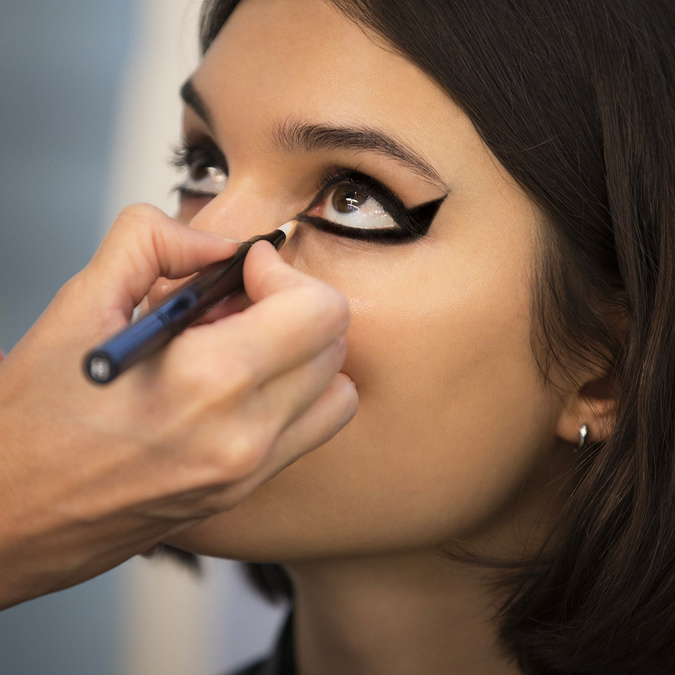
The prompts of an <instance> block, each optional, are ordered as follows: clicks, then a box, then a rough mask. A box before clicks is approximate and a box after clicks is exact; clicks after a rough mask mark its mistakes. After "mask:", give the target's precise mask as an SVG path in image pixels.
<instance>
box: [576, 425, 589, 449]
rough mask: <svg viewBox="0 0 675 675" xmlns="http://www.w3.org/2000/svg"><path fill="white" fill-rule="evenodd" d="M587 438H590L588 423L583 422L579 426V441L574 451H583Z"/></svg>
mask: <svg viewBox="0 0 675 675" xmlns="http://www.w3.org/2000/svg"><path fill="white" fill-rule="evenodd" d="M587 438H588V424H582V425H581V426H580V427H579V440H578V442H577V445H576V447H575V448H574V452H581V450H583V449H584V447H585V445H586V439H587Z"/></svg>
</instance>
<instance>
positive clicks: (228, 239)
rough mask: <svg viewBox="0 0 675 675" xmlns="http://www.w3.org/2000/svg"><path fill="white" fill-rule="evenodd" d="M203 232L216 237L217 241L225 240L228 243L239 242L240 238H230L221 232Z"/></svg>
mask: <svg viewBox="0 0 675 675" xmlns="http://www.w3.org/2000/svg"><path fill="white" fill-rule="evenodd" d="M204 234H208V235H209V236H210V237H214V238H215V239H218V241H225V242H227V243H229V244H241V240H240V239H232V238H230V237H226V236H224V235H222V234H218V232H204Z"/></svg>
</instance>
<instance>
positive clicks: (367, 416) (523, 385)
mask: <svg viewBox="0 0 675 675" xmlns="http://www.w3.org/2000/svg"><path fill="white" fill-rule="evenodd" d="M192 83H193V85H194V91H195V92H196V94H197V96H198V98H199V99H200V103H197V102H195V101H196V99H195V97H194V95H187V96H186V98H188V99H189V101H190V104H189V105H187V106H186V111H185V135H186V138H187V140H188V144H194V145H195V147H196V149H193V150H191V151H189V152H188V154H187V160H188V162H189V163H190V164H191V165H192V167H193V170H192V178H191V180H190V183H189V185H188V187H190V188H191V189H193V190H197V191H199V190H203V191H207V192H209V191H211V192H213V193H214V194H215V195H216V196H213V197H212V198H209V197H197V196H190V195H189V194H188V195H187V196H186V197H185V198H184V199H183V202H182V206H181V219H182V220H184V221H185V222H188V221H190V220H192V226H194V227H199V228H202V229H209V230H213V231H218V232H221V233H223V234H225V235H227V236H230V237H235V238H239V239H246V238H248V237H250V236H253V235H255V234H259V233H262V232H267V231H269V230H272V229H274V228H275V227H276V226H278V225H279V224H281V223H283V222H285V221H286V220H289V219H290V218H292V217H293V216H294V215H295V214H297V213H299V212H303V211H305V210H306V209H308V207H311V208H309V213H310V214H311V215H312V216H315V217H316V218H323V219H325V220H327V221H337V222H338V223H340V224H342V225H343V227H345V228H354V229H342V230H338V229H331V226H329V225H325V224H322V223H321V222H319V221H315V222H314V223H313V224H310V223H303V224H302V225H301V226H300V228H299V231H298V233H297V234H296V236H295V237H294V238H293V239H292V240H291V242H290V243H289V244H288V245H287V246H286V247H285V248H284V249H283V256H284V257H285V258H286V259H287V260H288V261H289V262H290V263H291V264H292V265H294V266H295V267H297V268H298V269H300V270H302V271H304V272H306V273H308V274H311V275H313V276H315V277H318V278H320V279H323V280H324V281H326V282H328V283H329V284H331V285H333V286H335V287H336V288H338V289H339V290H340V291H342V292H343V293H344V294H345V295H346V296H347V298H348V299H349V302H350V306H351V316H352V322H351V326H350V328H349V331H348V334H347V342H348V357H347V361H346V363H345V365H344V368H343V370H344V372H346V373H347V374H348V375H349V376H350V377H351V378H352V379H353V380H354V382H355V383H356V385H357V388H358V391H359V396H360V406H359V411H358V413H357V415H356V417H355V418H354V420H353V421H352V422H351V423H350V424H349V425H348V426H347V427H346V428H345V429H344V430H343V431H341V432H340V433H339V434H338V435H337V436H336V437H335V438H333V439H332V440H331V441H330V442H328V443H326V444H325V445H324V446H322V447H320V448H319V449H317V450H316V451H314V452H312V453H310V454H309V455H307V456H305V457H303V458H302V459H300V460H299V461H297V462H296V463H295V464H293V465H291V466H290V467H288V468H287V469H285V470H284V471H283V472H281V473H280V474H279V475H278V476H276V477H275V478H274V479H272V480H271V481H269V482H268V483H266V484H265V485H263V486H262V487H260V488H259V489H257V490H256V491H255V492H253V493H252V494H251V495H250V496H249V497H248V498H247V499H246V500H245V501H243V502H242V503H241V504H240V505H239V506H238V507H237V508H235V509H233V510H232V511H229V512H227V513H224V514H222V515H219V516H216V517H213V518H211V519H210V520H208V521H206V522H205V523H204V524H202V525H200V526H199V527H196V528H194V529H192V530H190V531H188V532H184V533H182V534H181V535H180V536H178V537H176V538H175V539H174V540H173V541H172V543H173V544H175V545H178V546H181V547H183V548H186V549H189V550H193V551H195V552H201V553H208V554H213V555H220V556H225V557H233V558H242V559H252V560H259V561H263V560H272V561H284V560H293V559H312V558H317V557H326V556H330V557H333V556H342V555H360V554H367V553H374V552H377V553H382V552H387V551H403V550H415V549H420V548H428V547H435V546H439V545H443V544H446V543H448V542H450V541H452V540H453V539H460V540H462V541H463V542H471V541H475V542H478V541H482V540H485V539H486V538H488V537H492V535H494V534H495V533H496V532H499V533H500V534H499V537H501V538H502V540H503V541H504V543H505V544H506V545H508V542H509V539H510V537H511V532H512V528H510V527H506V524H507V523H509V522H514V520H515V519H514V516H515V517H517V518H520V521H521V522H520V526H519V527H520V528H521V535H520V536H522V527H523V522H522V521H523V518H527V517H528V514H529V515H533V513H534V512H535V511H536V510H537V509H538V508H539V507H541V506H542V504H543V503H544V501H545V500H546V498H547V486H549V484H550V481H551V479H552V477H553V475H554V473H553V468H552V463H553V460H552V456H555V453H553V449H554V446H555V424H556V417H557V412H558V409H559V406H560V402H559V399H558V398H557V397H556V396H555V395H554V394H553V393H551V392H550V391H548V390H547V389H546V388H545V387H544V385H543V384H542V380H541V376H540V374H539V371H538V370H537V367H536V365H535V361H534V358H533V355H532V352H531V348H530V323H531V316H530V300H531V283H532V282H531V270H532V265H533V261H534V255H535V241H536V234H537V228H538V225H537V212H536V210H535V208H534V207H533V205H532V203H531V202H530V201H529V200H528V198H527V197H526V196H525V194H524V193H523V191H522V190H521V189H520V188H519V187H518V186H517V185H516V184H515V182H514V181H513V180H512V179H511V178H510V176H509V175H507V174H506V172H505V171H504V170H503V168H502V167H501V166H500V165H499V163H498V162H497V161H496V159H495V158H494V157H493V156H492V155H491V153H490V152H489V151H488V150H487V149H486V147H485V145H484V144H483V143H482V142H481V140H480V138H479V136H478V134H477V132H476V130H475V129H474V127H473V126H472V124H471V122H470V121H469V119H468V117H467V116H466V115H465V114H464V113H463V112H462V111H461V110H460V109H459V108H458V107H457V106H456V105H455V104H454V103H453V102H452V101H451V100H450V99H449V98H448V96H447V95H446V94H445V93H444V92H443V91H441V89H440V88H439V87H438V86H437V85H436V84H435V83H434V82H433V81H431V80H430V79H429V78H428V77H427V76H426V75H424V74H423V73H422V72H421V71H420V70H419V69H418V68H417V67H416V66H414V65H412V64H411V63H410V62H409V61H407V60H405V59H404V58H402V57H400V56H398V55H396V54H395V53H393V52H392V50H391V49H390V48H387V47H386V46H385V45H384V44H383V43H382V41H381V40H378V39H377V38H373V37H369V36H368V35H367V34H366V33H365V32H364V31H363V30H361V29H360V28H359V27H358V26H357V25H355V24H353V23H351V22H350V21H349V20H347V19H346V18H345V17H344V16H343V15H341V14H340V13H338V12H337V11H336V10H335V9H334V8H333V7H332V6H331V5H330V3H327V2H324V1H322V0H244V1H243V2H242V3H241V4H240V5H239V6H238V7H237V9H236V10H235V11H234V13H233V14H232V16H231V18H230V19H229V20H228V22H227V23H226V25H225V26H224V28H223V29H222V30H221V32H220V34H219V35H218V37H217V38H216V40H215V42H214V43H213V45H212V47H211V48H210V49H209V51H208V52H207V54H206V56H205V58H204V60H203V62H202V63H201V65H200V67H199V69H198V70H197V71H196V73H195V74H194V76H193V78H192ZM201 104H203V109H202V105H201ZM319 131H322V133H317V132H319ZM386 139H389V140H388V141H387V140H386ZM220 153H222V157H220ZM225 162H226V171H225V167H224V166H223V164H224V163H225ZM204 164H206V165H209V166H211V167H213V168H212V169H210V170H208V171H205V170H204ZM225 176H227V177H226V178H225ZM326 178H328V184H329V185H328V187H326V188H325V189H324V190H323V191H321V185H322V180H324V179H326ZM373 183H375V184H374V185H373ZM379 184H382V185H384V186H386V189H385V190H384V191H383V189H382V188H380V187H378V185H379ZM388 191H390V192H391V193H394V194H395V195H396V196H397V197H398V198H399V199H400V201H401V202H402V204H403V205H405V208H406V210H401V208H400V206H398V205H396V204H395V203H393V201H394V202H395V199H394V200H393V201H392V197H391V195H390V194H388ZM317 195H318V201H317ZM440 199H444V200H443V202H442V204H441V205H440V208H438V212H437V214H436V216H435V218H433V222H431V224H430V227H428V231H427V230H425V228H426V226H427V225H428V224H429V222H430V220H431V215H432V214H433V211H434V205H431V206H429V207H428V208H427V209H422V213H421V214H420V213H416V212H414V213H413V214H412V215H411V216H409V215H408V214H407V211H410V210H412V209H413V208H414V207H417V206H418V205H422V204H427V203H429V202H434V201H436V200H440ZM355 207H360V210H354V209H355ZM350 209H351V210H350ZM387 211H388V212H389V214H388V213H387ZM390 214H393V216H394V218H392V217H391V215H390ZM396 220H398V221H399V222H398V223H397V222H396ZM383 228H393V229H389V231H388V232H386V233H385V234H384V237H385V238H377V237H379V236H382V232H383ZM410 228H413V230H414V231H416V232H418V234H420V236H418V237H417V238H410V237H407V238H406V237H405V235H404V234H403V233H406V232H410ZM378 229H379V233H377V234H376V235H375V238H373V239H363V238H359V237H362V236H363V233H364V232H367V233H369V234H367V235H366V236H369V237H372V236H373V235H372V233H373V231H375V232H377V230H378ZM392 235H393V236H392ZM396 236H398V237H399V238H396Z"/></svg>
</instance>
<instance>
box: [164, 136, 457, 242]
mask: <svg viewBox="0 0 675 675" xmlns="http://www.w3.org/2000/svg"><path fill="white" fill-rule="evenodd" d="M172 164H173V165H174V166H176V167H177V168H179V169H182V170H186V172H187V175H186V177H185V180H184V181H183V183H181V184H180V185H178V186H177V188H176V189H177V191H178V192H179V193H180V195H181V199H190V198H194V199H204V198H213V197H215V196H216V195H217V194H218V193H219V192H220V191H221V190H222V189H223V188H224V187H225V184H226V183H227V160H226V159H225V156H224V155H223V153H222V152H221V150H220V149H219V148H218V146H217V145H216V144H215V143H214V142H213V141H212V140H211V139H209V138H204V139H201V140H199V141H196V142H188V141H185V142H184V143H183V145H182V146H180V147H178V148H177V149H176V150H175V153H174V158H173V160H172ZM446 197H447V194H446V195H444V196H443V197H441V198H439V199H435V200H432V201H429V202H425V203H423V204H419V205H418V206H415V207H413V208H407V207H406V206H405V205H404V204H403V202H402V201H401V199H400V198H399V197H398V195H396V193H395V192H393V191H392V190H391V189H389V188H388V187H386V186H385V185H383V184H382V183H381V182H380V181H378V180H376V179H374V178H372V177H371V176H368V175H367V174H365V173H362V172H360V171H356V170H354V169H348V168H342V167H337V168H335V167H333V168H330V169H326V170H325V171H324V172H323V174H322V175H321V176H320V178H319V181H318V188H317V195H316V196H315V197H314V199H313V200H312V201H311V203H310V204H309V206H308V207H306V208H305V209H303V210H302V211H301V212H300V213H299V214H298V215H297V216H296V220H297V221H299V222H304V223H307V224H308V225H311V226H312V227H314V228H316V229H318V230H322V231H324V232H328V233H330V234H334V235H336V236H340V237H347V238H351V239H357V240H361V241H373V242H377V243H382V244H396V243H403V242H406V241H412V240H415V239H419V238H420V237H423V236H424V235H425V234H426V233H427V232H428V230H429V228H430V227H431V223H432V222H433V220H434V218H435V217H436V214H437V213H438V209H439V208H440V206H441V204H442V203H443V201H444V200H445V198H446ZM331 211H332V214H333V215H332V216H331V215H330V212H331Z"/></svg>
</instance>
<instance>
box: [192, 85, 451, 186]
mask: <svg viewBox="0 0 675 675" xmlns="http://www.w3.org/2000/svg"><path fill="white" fill-rule="evenodd" d="M180 96H181V98H182V99H183V102H184V103H185V104H186V105H188V106H190V107H191V108H192V109H193V110H194V111H195V113H196V114H197V115H198V116H199V117H200V118H201V119H202V120H203V121H204V123H205V124H206V126H207V127H208V128H209V129H210V130H211V132H212V133H215V129H214V124H213V117H212V115H211V112H210V110H209V108H208V106H207V105H206V103H205V102H204V99H203V98H202V97H201V96H200V95H199V92H197V90H196V89H195V86H194V84H193V83H192V80H190V79H188V80H187V81H186V82H185V83H184V84H183V86H182V87H181V88H180ZM272 138H273V140H274V143H275V144H276V146H277V147H278V148H279V149H280V150H282V151H284V152H307V153H309V152H320V151H322V150H368V151H370V152H376V153H379V154H382V155H385V156H387V157H393V158H394V159H396V160H397V161H399V162H401V163H402V164H405V166H407V167H408V168H409V169H412V170H413V171H414V172H415V173H417V174H418V175H420V176H421V177H422V178H424V179H425V180H427V181H428V182H430V183H432V184H433V185H435V186H436V187H438V188H439V189H441V190H442V191H444V192H445V193H446V194H447V193H449V192H450V188H449V187H448V186H447V185H446V184H445V182H444V181H443V179H442V178H441V177H440V175H439V174H438V172H437V171H436V170H435V169H434V168H433V167H432V166H431V165H430V164H429V162H427V161H426V160H424V159H423V158H422V157H420V156H419V155H418V154H417V153H416V152H414V151H413V150H412V149H411V148H409V147H408V146H407V145H405V143H403V142H401V141H400V140H397V139H396V138H394V137H393V136H392V135H387V134H385V133H383V132H382V131H380V130H379V129H375V128H372V127H333V126H328V125H326V124H310V123H305V122H300V121H291V120H286V121H284V122H282V123H280V124H277V125H276V126H275V127H274V130H273V132H272Z"/></svg>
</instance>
